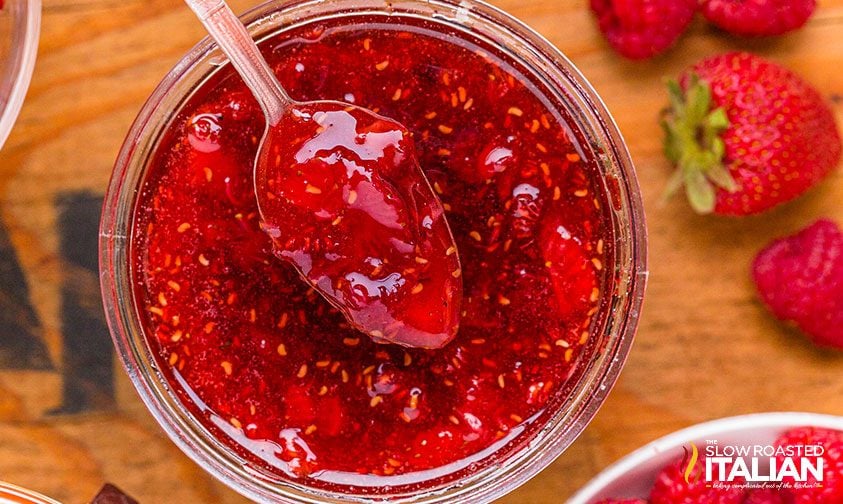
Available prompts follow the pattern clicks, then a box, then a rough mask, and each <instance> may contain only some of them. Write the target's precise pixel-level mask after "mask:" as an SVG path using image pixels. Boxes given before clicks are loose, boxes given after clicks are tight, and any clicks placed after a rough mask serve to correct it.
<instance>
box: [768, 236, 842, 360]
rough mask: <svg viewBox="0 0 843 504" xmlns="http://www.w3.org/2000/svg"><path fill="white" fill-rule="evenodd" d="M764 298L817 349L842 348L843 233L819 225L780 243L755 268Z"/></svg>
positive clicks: (774, 311)
mask: <svg viewBox="0 0 843 504" xmlns="http://www.w3.org/2000/svg"><path fill="white" fill-rule="evenodd" d="M752 274H753V278H754V280H755V284H756V286H757V288H758V292H759V293H760V295H761V299H762V300H763V301H764V303H765V304H766V305H767V306H768V307H769V308H770V310H772V312H773V314H775V315H776V317H777V318H779V319H780V320H784V321H789V322H793V323H795V324H796V326H798V327H799V328H800V329H802V330H803V331H804V332H805V333H806V334H807V335H808V336H809V337H810V338H811V339H812V340H813V341H814V342H815V343H816V344H818V345H821V346H829V347H835V348H843V232H841V231H840V228H839V227H838V226H837V225H836V224H835V223H834V222H832V221H829V220H819V221H817V222H815V223H814V224H812V225H811V226H809V227H807V228H805V229H803V230H802V231H800V232H799V233H797V234H795V235H793V236H790V237H787V238H782V239H780V240H776V241H774V242H773V243H771V244H770V245H768V246H767V247H766V248H765V249H764V250H762V251H761V252H760V253H759V254H758V256H757V257H756V258H755V261H754V263H753V266H752Z"/></svg>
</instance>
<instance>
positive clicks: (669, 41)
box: [591, 0, 697, 59]
mask: <svg viewBox="0 0 843 504" xmlns="http://www.w3.org/2000/svg"><path fill="white" fill-rule="evenodd" d="M591 10H592V11H593V12H594V14H595V16H596V17H597V24H598V25H599V27H600V31H602V32H603V34H604V35H605V36H606V40H607V41H608V42H609V44H610V45H611V46H612V47H614V48H615V50H616V51H618V52H619V53H620V54H622V55H623V56H626V57H627V58H630V59H644V58H649V57H651V56H655V55H656V54H659V53H662V52H664V51H666V50H667V49H668V48H669V47H670V46H671V45H673V43H674V42H676V39H678V38H679V36H680V35H682V33H683V32H684V31H685V28H687V27H688V24H690V23H691V19H692V18H693V17H694V13H695V12H696V10H697V0H591Z"/></svg>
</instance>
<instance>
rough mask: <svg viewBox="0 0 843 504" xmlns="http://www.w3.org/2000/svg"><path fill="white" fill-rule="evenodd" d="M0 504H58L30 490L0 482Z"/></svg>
mask: <svg viewBox="0 0 843 504" xmlns="http://www.w3.org/2000/svg"><path fill="white" fill-rule="evenodd" d="M0 504H59V502H58V501H55V500H53V499H51V498H49V497H45V496H43V495H41V494H39V493H35V492H33V491H32V490H27V489H25V488H21V487H19V486H16V485H12V484H11V483H4V482H2V481H0Z"/></svg>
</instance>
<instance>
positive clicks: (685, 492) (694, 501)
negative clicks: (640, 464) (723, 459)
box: [650, 461, 745, 504]
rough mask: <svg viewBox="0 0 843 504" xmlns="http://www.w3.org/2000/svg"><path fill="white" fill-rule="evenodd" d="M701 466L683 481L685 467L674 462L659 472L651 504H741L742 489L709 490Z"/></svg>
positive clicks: (651, 495) (742, 497)
mask: <svg viewBox="0 0 843 504" xmlns="http://www.w3.org/2000/svg"><path fill="white" fill-rule="evenodd" d="M701 466H702V464H700V463H698V465H697V469H696V470H695V471H694V472H693V473H692V474H691V475H690V478H689V479H688V482H686V481H685V466H684V464H683V463H682V462H681V461H679V462H674V463H672V464H670V465H668V466H666V467H665V468H663V469H662V470H661V472H660V473H659V474H658V476H657V477H656V483H655V485H653V490H652V491H651V492H650V503H651V504H741V503H742V502H743V499H744V495H745V492H744V490H743V489H742V488H729V487H728V485H726V487H725V488H710V487H709V485H710V483H708V482H706V481H705V478H704V477H703V476H704V475H703V471H702V470H700V467H701Z"/></svg>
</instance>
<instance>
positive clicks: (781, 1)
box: [702, 0, 817, 37]
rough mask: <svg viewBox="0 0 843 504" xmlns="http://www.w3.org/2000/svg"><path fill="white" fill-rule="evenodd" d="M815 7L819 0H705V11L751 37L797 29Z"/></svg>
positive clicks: (720, 24)
mask: <svg viewBox="0 0 843 504" xmlns="http://www.w3.org/2000/svg"><path fill="white" fill-rule="evenodd" d="M816 7H817V2H816V0H704V1H703V2H702V13H703V16H705V18H706V19H708V20H709V21H710V22H711V23H712V24H714V25H716V26H717V27H719V28H722V29H723V30H726V31H727V32H729V33H733V34H735V35H743V36H750V37H751V36H765V35H781V34H782V33H785V32H789V31H792V30H796V29H797V28H800V27H801V26H802V25H804V24H805V22H806V21H807V20H808V18H810V17H811V14H813V13H814V9H815V8H816Z"/></svg>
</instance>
